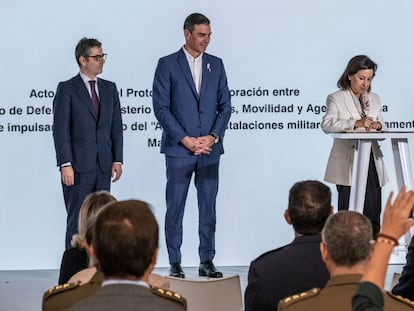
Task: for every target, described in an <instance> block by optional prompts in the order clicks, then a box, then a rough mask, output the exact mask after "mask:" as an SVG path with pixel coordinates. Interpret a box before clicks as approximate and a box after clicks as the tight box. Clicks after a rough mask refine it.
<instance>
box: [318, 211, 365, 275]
mask: <svg viewBox="0 0 414 311" xmlns="http://www.w3.org/2000/svg"><path fill="white" fill-rule="evenodd" d="M371 239H372V225H371V222H370V221H369V219H368V218H367V217H366V216H364V215H362V214H360V213H357V212H354V211H339V212H338V213H336V214H333V215H331V216H330V217H329V218H328V220H327V221H326V223H325V226H324V228H323V229H322V242H323V243H324V244H325V245H326V248H327V251H328V254H329V257H330V258H331V259H332V261H333V262H334V263H335V264H336V265H338V266H346V267H351V266H354V265H356V264H358V263H360V262H362V261H364V260H367V259H368V257H369V256H370V254H371V248H372V246H371Z"/></svg>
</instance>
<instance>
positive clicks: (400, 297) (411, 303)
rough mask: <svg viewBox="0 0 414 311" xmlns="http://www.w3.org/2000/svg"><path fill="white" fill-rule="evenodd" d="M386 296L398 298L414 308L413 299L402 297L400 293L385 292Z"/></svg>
mask: <svg viewBox="0 0 414 311" xmlns="http://www.w3.org/2000/svg"><path fill="white" fill-rule="evenodd" d="M387 294H388V296H390V297H391V298H393V299H395V300H398V301H400V302H402V303H405V304H406V305H409V306H410V307H412V308H414V301H412V300H410V299H408V298H404V297H403V296H400V295H394V294H393V293H391V292H387Z"/></svg>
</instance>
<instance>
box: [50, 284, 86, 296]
mask: <svg viewBox="0 0 414 311" xmlns="http://www.w3.org/2000/svg"><path fill="white" fill-rule="evenodd" d="M80 284H81V282H76V283H65V284H61V285H56V286H53V287H51V288H49V289H48V290H47V291H46V292H45V293H44V295H43V300H46V299H48V298H50V297H52V296H53V295H55V294H58V293H61V292H65V291H67V290H71V289H74V288H77V287H79V286H80Z"/></svg>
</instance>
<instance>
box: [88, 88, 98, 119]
mask: <svg viewBox="0 0 414 311" xmlns="http://www.w3.org/2000/svg"><path fill="white" fill-rule="evenodd" d="M95 83H96V81H95V80H90V81H89V85H90V86H91V94H92V105H93V108H95V113H96V115H98V112H99V99H98V95H97V94H96V90H95Z"/></svg>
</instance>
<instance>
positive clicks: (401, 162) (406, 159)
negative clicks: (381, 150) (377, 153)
mask: <svg viewBox="0 0 414 311" xmlns="http://www.w3.org/2000/svg"><path fill="white" fill-rule="evenodd" d="M391 144H392V153H393V156H394V165H395V173H396V175H397V185H398V189H401V188H402V187H403V186H406V188H407V190H412V189H413V177H412V176H413V175H412V171H411V162H410V152H409V149H408V141H407V139H391Z"/></svg>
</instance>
